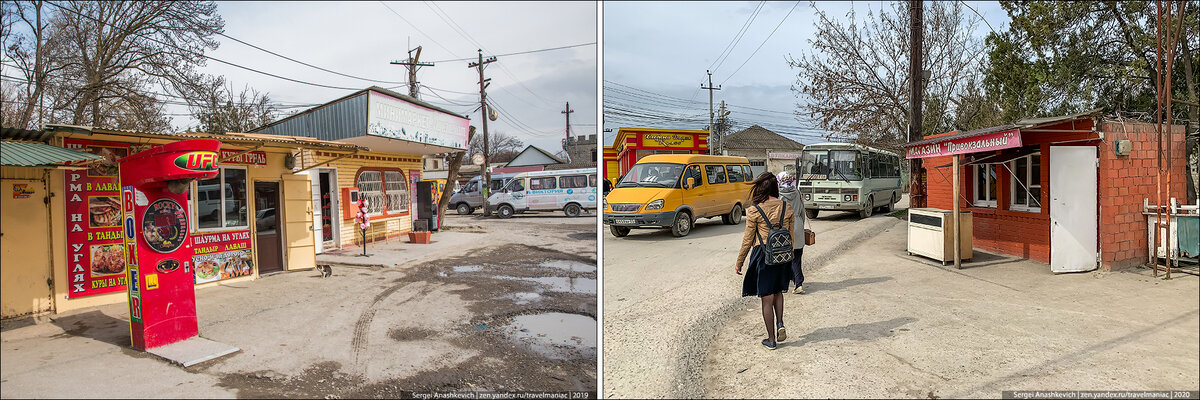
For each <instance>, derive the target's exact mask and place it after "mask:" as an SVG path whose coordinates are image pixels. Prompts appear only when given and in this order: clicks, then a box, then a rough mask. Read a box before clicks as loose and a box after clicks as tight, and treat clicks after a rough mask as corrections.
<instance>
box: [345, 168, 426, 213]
mask: <svg viewBox="0 0 1200 400" xmlns="http://www.w3.org/2000/svg"><path fill="white" fill-rule="evenodd" d="M363 172H379V192H380V194H381V195H382V198H383V199H387V198H388V197H387V184H388V180H387V173H386V172H397V173H399V174H400V177H401V178H402V179H401V181H402V182H404V191H405V193H407V194H408V195H409V198H408V202H406V203H405V204H410V203H412V197H411V196H412V188H411V187H410V185H409V184H408V174H406V173H405V172H404V170H403V169H400V168H390V167H359V168H358V171H355V172H354V187H356V188H358V195H359V196H360V197H361V196H362V195H363V191H362V188H361V187H359V186H358V178H359V177H360V176H362V173H363ZM409 214H410V211H409V210H405V211H396V212H392V210H390V209H388V206H387V202H386V201H385V202H383V204H382V207H381V210H380V211H379V212H375V213H367V215H368V216H371V217H380V218H390V217H402V216H405V215H409Z"/></svg>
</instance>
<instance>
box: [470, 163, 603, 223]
mask: <svg viewBox="0 0 1200 400" xmlns="http://www.w3.org/2000/svg"><path fill="white" fill-rule="evenodd" d="M596 186H597V179H596V169H595V168H580V169H563V170H557V171H536V172H522V173H519V174H517V175H516V176H514V177H513V178H512V179H510V180H509V181H508V183H507V184H505V185H504V186H503V187H502V188H500V190H499V191H497V192H496V193H495V194H493V195H492V196H491V197H488V201H487V205H486V207H487V208H488V210H496V214H497V215H498V216H500V218H510V217H512V216H513V214H516V213H521V212H525V211H554V210H562V211H563V213H565V214H566V215H567V216H568V217H578V216H579V215H581V214H583V211H584V210H587V209H591V210H595V209H596V200H597V198H598V196H599V194H598V193H597V190H596Z"/></svg>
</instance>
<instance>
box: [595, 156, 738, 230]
mask: <svg viewBox="0 0 1200 400" xmlns="http://www.w3.org/2000/svg"><path fill="white" fill-rule="evenodd" d="M753 180H754V177H753V176H752V175H751V171H750V161H749V160H747V159H746V158H745V157H733V156H709V155H698V154H655V155H649V156H645V157H642V159H641V160H638V162H637V164H634V165H633V167H632V168H630V169H629V172H626V173H625V175H624V176H623V177H621V180H620V181H619V182H617V185H616V186H615V187H613V189H612V191H610V192H608V195H607V196H605V198H604V224H605V225H608V228H609V231H611V232H612V234H613V236H617V237H623V236H625V235H628V234H629V230H630V229H633V228H670V229H671V234H672V235H675V236H676V237H681V236H687V234H688V233H691V231H692V226H693V225H694V223H695V222H696V220H698V219H700V218H713V217H721V220H722V221H724V222H725V223H726V224H729V225H735V224H738V223H741V222H742V216H743V215H744V213H743V209H744V207H745V205H746V202H747V201H748V200H747V197H748V196H749V195H750V185H751V182H752V181H753Z"/></svg>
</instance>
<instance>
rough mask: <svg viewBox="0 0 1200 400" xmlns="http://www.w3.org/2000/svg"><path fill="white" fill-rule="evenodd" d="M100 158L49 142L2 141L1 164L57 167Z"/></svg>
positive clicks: (0, 149) (0, 147)
mask: <svg viewBox="0 0 1200 400" xmlns="http://www.w3.org/2000/svg"><path fill="white" fill-rule="evenodd" d="M99 159H101V157H100V156H98V155H95V154H91V153H84V152H82V151H76V150H67V149H64V148H62V147H57V146H51V145H48V144H42V143H29V142H14V141H8V140H5V141H0V165H10V166H17V167H42V168H55V167H58V165H55V164H59V163H64V162H71V161H85V160H99Z"/></svg>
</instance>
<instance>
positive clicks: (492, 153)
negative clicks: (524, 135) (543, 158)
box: [467, 131, 525, 163]
mask: <svg viewBox="0 0 1200 400" xmlns="http://www.w3.org/2000/svg"><path fill="white" fill-rule="evenodd" d="M524 148H525V142H523V141H521V139H517V137H516V136H512V135H509V134H506V133H503V132H498V131H492V132H489V133H488V157H487V159H488V162H489V163H498V162H508V161H511V160H512V159H513V158H515V157H516V156H517V154H520V152H521V150H523V149H524ZM467 152H468V153H470V154H476V153H483V135H475V136H474V137H472V138H471V143H470V146H468V147H467Z"/></svg>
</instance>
